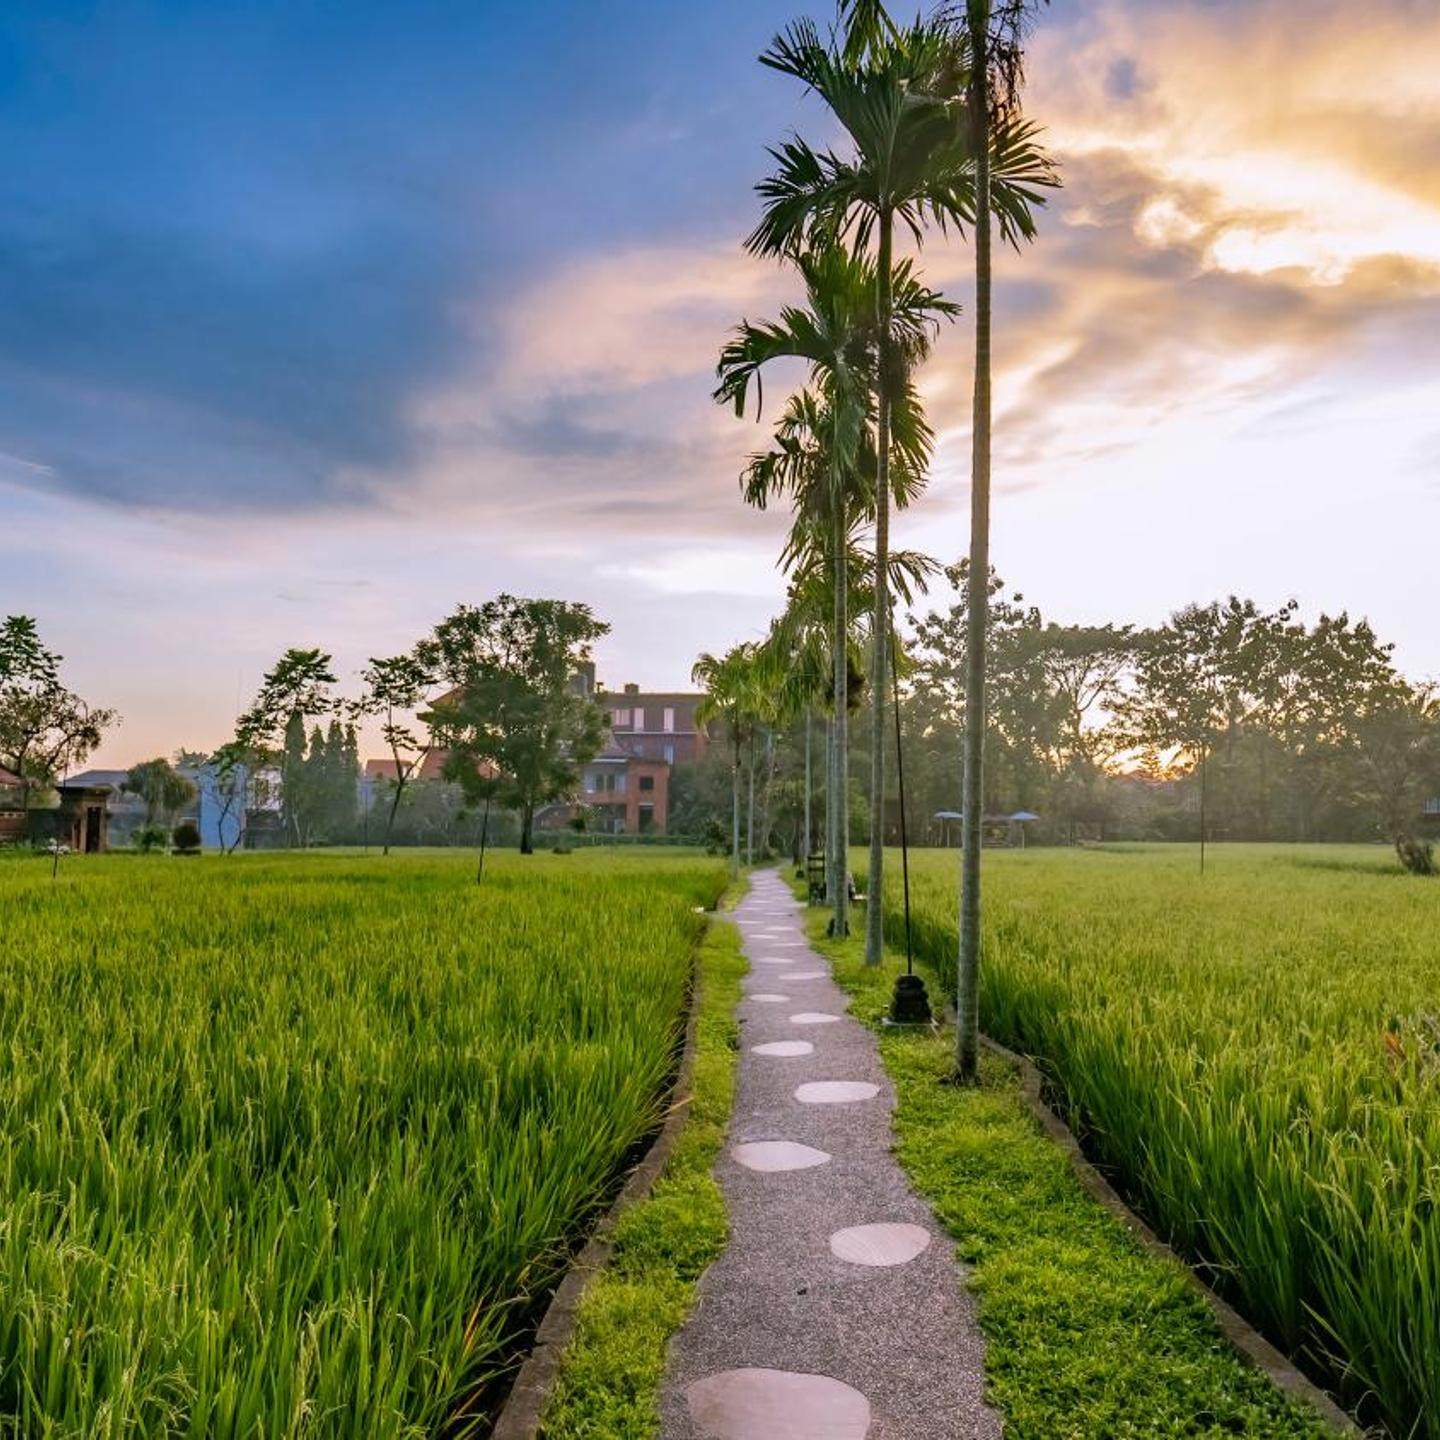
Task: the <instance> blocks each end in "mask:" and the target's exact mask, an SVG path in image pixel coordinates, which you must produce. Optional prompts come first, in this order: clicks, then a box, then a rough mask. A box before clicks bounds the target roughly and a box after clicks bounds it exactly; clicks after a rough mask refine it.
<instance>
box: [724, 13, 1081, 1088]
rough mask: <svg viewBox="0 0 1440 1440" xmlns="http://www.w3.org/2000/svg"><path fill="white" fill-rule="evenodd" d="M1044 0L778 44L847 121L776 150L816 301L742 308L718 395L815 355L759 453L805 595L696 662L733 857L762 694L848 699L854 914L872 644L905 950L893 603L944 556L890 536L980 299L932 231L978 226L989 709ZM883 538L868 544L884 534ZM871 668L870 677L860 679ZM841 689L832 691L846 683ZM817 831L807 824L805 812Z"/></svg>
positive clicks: (754, 479) (797, 246) (969, 815)
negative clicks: (926, 267)
mask: <svg viewBox="0 0 1440 1440" xmlns="http://www.w3.org/2000/svg"><path fill="white" fill-rule="evenodd" d="M1027 8H1028V5H1027V0H963V3H962V4H960V5H959V6H958V7H947V8H945V9H942V10H939V11H937V12H935V13H933V14H931V15H929V16H924V17H919V18H917V19H916V20H915V21H914V22H913V23H911V24H909V25H902V24H899V23H897V22H896V21H894V20H893V19H892V18H891V16H890V15H889V13H888V11H887V10H886V8H885V6H884V4H883V3H881V0H841V7H840V13H839V17H838V21H837V23H836V25H835V26H834V27H833V28H832V29H831V30H830V31H829V32H828V33H826V34H823V35H822V34H821V32H820V31H819V29H818V28H817V27H816V26H815V24H814V23H813V22H811V21H809V20H801V21H797V22H796V23H794V24H792V25H790V26H789V27H787V28H786V29H785V30H784V31H783V32H782V33H781V34H780V35H779V36H777V37H776V39H775V40H774V41H773V42H772V44H771V46H770V48H769V49H768V50H767V51H766V52H765V53H764V54H763V55H762V56H761V57H760V58H761V62H762V63H763V64H765V65H767V66H769V67H770V68H772V69H774V70H776V71H778V72H780V73H781V74H784V75H789V76H791V77H793V78H794V79H796V80H798V81H800V82H801V83H802V84H803V85H804V86H805V87H806V88H807V90H809V91H810V92H812V93H813V94H814V95H815V96H817V97H818V98H819V99H820V100H821V101H822V102H823V104H824V105H825V106H826V108H827V110H828V112H829V115H830V118H831V120H832V121H833V122H834V126H835V128H836V129H837V130H838V132H839V134H840V135H841V136H843V142H842V143H841V144H840V145H839V146H837V147H835V148H815V147H812V146H811V145H810V144H809V143H807V142H806V141H805V140H803V139H801V138H799V137H794V136H792V137H791V138H789V139H787V140H786V141H784V142H783V143H782V144H780V145H778V146H776V147H774V148H773V149H772V150H771V152H770V153H771V156H772V158H773V160H774V161H775V170H774V172H773V173H772V174H771V175H770V176H768V177H767V178H766V179H764V180H762V181H761V183H760V184H759V185H758V186H757V187H756V189H757V192H758V193H759V195H760V197H761V201H762V214H761V219H760V222H759V224H757V225H756V227H755V229H754V230H753V231H752V232H751V234H750V236H749V237H748V239H747V241H746V245H747V248H749V249H750V250H751V252H752V253H754V254H757V255H761V256H767V257H772V258H775V259H777V260H779V261H781V262H782V263H784V264H786V265H789V266H792V267H793V268H794V269H795V271H796V273H797V274H798V277H799V279H800V280H801V282H802V283H803V286H804V292H805V300H804V303H803V304H801V305H794V306H787V307H785V308H784V309H782V310H781V312H780V314H779V317H778V318H777V319H776V320H773V321H766V322H760V323H752V322H749V321H746V322H743V323H742V324H741V325H740V326H738V327H737V329H736V330H735V332H734V334H733V335H732V337H731V339H730V340H729V341H728V342H727V343H726V345H725V347H724V349H723V350H722V352H721V355H720V361H719V366H718V372H717V373H718V377H719V383H718V385H717V387H716V391H715V398H716V399H717V400H718V401H720V402H721V403H724V404H728V405H730V406H732V407H733V408H734V410H735V412H736V414H737V415H744V414H745V413H746V411H747V409H748V407H749V404H750V401H751V398H752V396H753V398H754V402H755V411H756V415H757V418H759V416H760V414H761V409H762V401H763V392H762V388H761V387H762V375H763V373H764V372H765V371H766V369H767V367H769V366H771V365H772V363H773V362H775V361H787V360H788V361H791V362H794V361H797V360H798V361H800V362H802V363H803V364H804V366H805V367H806V380H805V384H804V386H803V387H802V388H801V389H800V390H799V391H797V392H796V393H794V394H792V395H790V396H789V397H788V398H787V400H786V403H785V405H784V407H783V410H782V412H781V414H780V418H779V420H778V423H777V424H776V427H775V430H774V435H773V438H772V440H771V442H770V444H769V446H768V447H767V448H765V449H763V450H761V451H759V452H758V453H756V454H755V455H753V456H752V457H751V458H750V461H749V463H748V464H747V466H746V468H745V471H744V473H743V475H742V476H741V487H742V491H743V493H744V496H745V499H746V501H747V502H748V503H750V504H753V505H757V506H760V507H764V506H766V505H768V504H770V503H771V502H772V501H777V500H784V501H787V502H788V503H789V505H790V508H791V516H792V520H791V527H790V532H789V534H788V536H787V539H786V542H785V546H784V549H783V550H782V553H781V563H782V566H783V568H784V569H785V571H786V572H787V574H788V576H789V580H790V585H789V593H788V597H787V606H786V609H785V612H784V613H783V614H782V615H781V617H780V618H779V619H778V620H777V621H776V622H775V624H774V626H773V627H772V631H771V634H770V636H769V637H768V639H767V640H766V641H764V642H763V643H761V644H758V645H751V646H746V647H738V648H737V649H736V650H735V651H732V652H731V653H730V654H729V655H727V656H724V657H721V658H720V659H718V660H717V659H715V658H714V657H711V656H704V657H702V659H701V661H700V662H699V664H698V665H697V667H696V680H697V682H698V683H700V684H702V685H703V686H705V688H706V689H707V692H708V694H709V696H710V700H709V704H708V707H707V708H708V709H709V711H710V713H711V714H712V715H714V716H715V717H716V718H718V719H720V720H721V721H722V723H723V724H724V726H725V728H726V731H727V734H728V735H729V736H730V738H731V740H732V743H733V744H734V745H735V754H736V756H737V763H736V780H735V792H734V794H735V805H734V819H733V836H732V839H733V841H734V844H733V857H734V859H735V862H736V863H737V865H738V858H739V850H740V847H739V813H740V806H739V766H738V755H739V748H740V746H741V744H742V743H743V739H742V738H737V737H740V736H741V735H742V732H743V731H744V728H745V726H746V725H747V724H751V723H754V720H753V717H754V715H755V714H756V712H757V707H761V706H767V707H769V709H770V711H771V713H772V716H774V717H775V718H780V717H783V716H784V715H785V714H787V713H788V714H793V713H795V712H796V710H797V708H798V709H799V710H802V711H803V712H804V713H805V714H806V715H807V716H808V714H809V713H810V710H811V709H812V708H820V709H825V710H828V717H829V726H828V731H829V744H828V746H827V768H826V795H827V797H828V799H827V804H826V807H825V811H826V841H825V853H826V857H827V867H828V868H827V877H826V878H827V894H828V897H829V902H830V904H831V906H832V911H833V913H832V917H831V930H832V933H834V934H836V935H845V934H848V933H849V914H848V909H849V902H848V866H847V847H848V837H849V816H848V800H847V795H848V789H849V774H850V768H849V734H848V730H849V726H848V719H849V714H850V711H851V708H852V704H853V702H854V701H855V699H856V698H857V694H858V691H859V690H860V689H861V688H862V687H863V683H864V682H863V680H861V679H860V677H861V676H862V675H863V673H864V671H863V669H862V668H861V667H862V665H864V664H866V663H867V661H868V670H869V676H868V682H869V696H868V702H869V705H870V709H871V727H870V734H871V736H872V737H873V741H872V745H871V754H870V757H869V758H870V767H869V768H870V790H869V801H870V845H869V867H868V876H867V892H868V894H869V896H870V897H872V900H871V903H869V904H868V905H867V906H866V911H865V958H866V962H867V963H869V964H879V963H880V959H881V956H882V952H883V928H882V927H883V906H882V905H881V903H880V897H881V895H882V893H883V886H884V865H885V854H884V845H883V829H884V824H883V822H884V814H885V793H884V791H885V766H884V755H883V749H882V746H883V737H884V735H885V733H886V727H885V718H886V716H885V712H886V697H887V691H888V689H889V680H890V669H889V666H890V663H891V662H890V657H891V654H892V652H893V651H895V649H896V642H895V637H894V632H893V601H894V597H895V596H896V595H897V594H898V595H899V596H900V597H901V598H902V599H904V600H907V601H908V599H909V598H910V596H911V594H912V593H913V592H914V591H915V589H917V588H923V586H924V584H925V581H926V578H927V576H928V575H929V574H930V573H931V571H932V570H933V568H934V566H933V562H931V561H929V560H928V559H927V558H926V557H924V556H920V555H917V554H914V553H912V552H905V551H900V552H895V551H893V550H892V548H891V545H890V514H891V509H892V507H893V508H895V509H903V508H905V507H907V506H909V505H910V504H911V503H913V502H914V501H915V500H916V499H917V498H918V497H919V496H920V495H921V494H922V493H923V491H924V488H925V483H926V472H927V469H928V466H929V463H930V459H931V452H932V449H933V444H934V433H933V430H932V428H931V426H930V424H929V422H928V421H927V418H926V416H925V412H924V406H923V404H922V402H921V398H920V394H919V391H918V389H917V386H916V383H915V374H916V371H917V369H918V368H919V366H920V365H921V364H923V362H924V361H925V359H926V358H927V357H928V355H929V354H930V350H931V347H932V345H933V344H934V342H935V339H936V337H937V335H938V333H939V331H940V329H941V327H942V326H943V325H945V324H947V323H950V322H952V321H954V320H955V318H956V317H957V315H958V314H959V306H958V305H956V304H955V303H954V302H953V301H951V300H949V299H947V298H946V297H945V296H944V295H942V294H941V293H940V292H939V291H937V290H934V289H932V288H931V287H930V286H928V285H927V284H926V283H925V281H924V279H923V278H922V276H921V274H920V272H919V270H918V269H917V266H916V261H915V259H914V258H912V257H911V256H897V254H896V245H897V232H898V236H899V238H900V239H901V240H902V241H904V242H908V245H909V246H910V248H911V249H913V250H914V251H915V252H917V253H918V252H920V251H923V248H924V245H925V243H926V241H927V239H929V238H930V237H931V235H932V233H933V232H935V231H939V232H940V233H941V234H942V235H944V234H948V233H950V232H954V233H956V234H959V235H967V234H968V235H971V236H973V239H974V251H975V263H976V284H975V297H976V298H975V356H976V367H975V396H974V415H973V436H974V439H973V445H974V453H973V470H972V535H971V568H970V574H971V576H972V577H974V576H977V575H978V576H979V577H980V583H979V585H978V587H977V586H972V589H977V590H978V595H972V596H971V597H970V607H969V613H970V624H971V627H972V632H971V641H972V643H971V644H970V645H969V647H968V653H969V657H970V661H971V663H970V667H969V673H968V675H967V709H968V713H969V714H970V715H973V716H977V717H981V716H983V715H984V649H985V646H984V640H985V613H986V604H987V601H988V595H987V592H986V589H985V586H984V577H985V576H986V575H987V574H988V526H989V484H990V476H989V470H990V376H989V357H990V334H989V330H990V247H991V237H992V232H993V231H998V233H999V235H1000V238H1001V240H1002V241H1004V242H1007V243H1009V244H1012V245H1015V246H1018V245H1019V244H1020V243H1021V242H1023V241H1028V240H1029V239H1031V238H1032V237H1033V235H1034V233H1035V222H1034V212H1035V209H1036V207H1038V206H1039V205H1041V204H1043V202H1044V192H1045V191H1046V189H1047V188H1049V187H1050V186H1052V185H1054V184H1055V183H1056V181H1055V173H1054V170H1053V167H1052V165H1051V163H1050V161H1049V159H1048V157H1047V156H1046V154H1045V152H1044V151H1043V149H1042V148H1041V146H1040V144H1039V143H1038V137H1037V132H1036V127H1035V126H1034V125H1033V124H1031V123H1030V122H1029V121H1027V120H1025V119H1024V118H1023V116H1021V114H1020V112H1019V106H1018V103H1017V96H1018V91H1019V81H1020V62H1021V58H1022V55H1023V39H1024V34H1023V32H1024V24H1025V21H1026V16H1027ZM867 536H868V537H869V539H870V542H871V543H870V546H869V548H868V550H867V549H866V548H865V543H864V542H865V539H866V537H867ZM857 682H858V683H857ZM827 692H828V693H827ZM982 735H983V723H982V724H974V725H967V726H966V747H965V756H964V810H965V816H966V820H965V827H964V828H965V832H966V833H965V862H964V869H963V874H962V901H961V928H960V957H959V961H960V977H959V978H960V986H959V1002H960V1003H959V1009H960V1016H961V1022H962V1023H961V1027H960V1028H961V1032H962V1033H961V1040H960V1046H959V1053H958V1057H957V1063H958V1068H959V1070H960V1072H961V1074H962V1076H966V1077H973V1075H974V1071H975V1058H976V1049H975V1046H976V1039H975V1028H976V1019H975V1004H974V1001H975V995H976V993H977V977H978V961H979V945H978V934H979V931H978V923H979V898H980V891H979V884H980V874H979V865H978V860H979V848H980V847H979V821H980V811H981V808H982V807H981V802H980V796H981V793H982V790H981V783H982V775H981V769H980V762H981V754H982V749H981V744H980V741H981V737H982ZM806 833H807V838H808V836H809V833H810V831H809V824H808V818H807V825H806Z"/></svg>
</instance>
